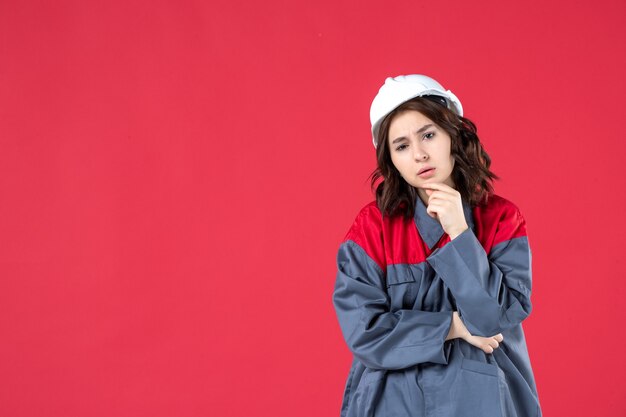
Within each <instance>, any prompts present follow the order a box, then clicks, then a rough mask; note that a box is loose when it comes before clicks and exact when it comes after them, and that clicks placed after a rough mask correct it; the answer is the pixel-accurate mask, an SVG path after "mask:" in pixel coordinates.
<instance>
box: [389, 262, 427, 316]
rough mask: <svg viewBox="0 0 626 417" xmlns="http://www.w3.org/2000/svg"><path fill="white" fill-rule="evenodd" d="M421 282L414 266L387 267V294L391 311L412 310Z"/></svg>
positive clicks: (418, 272)
mask: <svg viewBox="0 0 626 417" xmlns="http://www.w3.org/2000/svg"><path fill="white" fill-rule="evenodd" d="M421 281H422V274H421V273H420V270H419V268H417V267H416V266H414V265H409V264H394V265H387V294H388V295H389V298H390V300H391V309H392V310H399V309H410V308H413V305H414V303H415V298H416V297H417V293H418V290H419V287H420V284H421Z"/></svg>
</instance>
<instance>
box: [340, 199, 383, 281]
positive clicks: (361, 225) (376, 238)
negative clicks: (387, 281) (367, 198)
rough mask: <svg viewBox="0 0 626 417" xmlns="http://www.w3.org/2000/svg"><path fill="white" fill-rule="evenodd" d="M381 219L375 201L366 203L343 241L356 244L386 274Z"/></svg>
mask: <svg viewBox="0 0 626 417" xmlns="http://www.w3.org/2000/svg"><path fill="white" fill-rule="evenodd" d="M382 217H383V216H382V213H381V212H380V209H379V208H378V205H377V204H376V201H372V202H371V203H368V204H367V205H366V206H365V207H363V208H362V209H361V211H359V214H357V216H356V218H355V219H354V222H353V223H352V226H351V227H350V230H348V233H346V236H345V237H344V239H343V240H344V242H345V241H346V240H352V241H354V242H355V243H357V244H358V245H359V246H360V247H361V248H363V250H365V253H367V255H368V256H369V257H370V258H372V260H373V261H374V262H376V263H377V264H378V266H379V267H380V268H381V269H382V270H383V272H387V263H386V262H385V246H384V240H383V218H382Z"/></svg>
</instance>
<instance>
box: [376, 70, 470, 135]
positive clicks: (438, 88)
mask: <svg viewBox="0 0 626 417" xmlns="http://www.w3.org/2000/svg"><path fill="white" fill-rule="evenodd" d="M421 96H439V97H443V98H444V99H445V101H446V104H447V107H448V108H449V109H450V110H452V111H454V112H455V113H456V114H458V115H459V116H463V106H462V105H461V102H460V101H459V99H458V98H457V97H456V96H455V95H454V94H453V93H452V91H450V90H445V89H444V88H443V86H442V85H441V84H439V83H438V82H437V81H435V80H433V79H432V78H430V77H427V76H426V75H420V74H411V75H398V76H397V77H393V78H392V77H388V78H387V79H386V80H385V84H383V86H382V87H380V90H379V91H378V94H376V97H374V101H372V107H371V108H370V121H371V122H372V141H373V142H374V147H376V145H377V140H378V133H379V132H378V130H379V128H380V123H381V122H382V120H383V119H384V118H385V116H387V115H388V114H389V113H391V112H392V111H393V110H394V109H395V108H396V107H398V106H400V105H401V104H402V103H404V102H405V101H409V100H410V99H412V98H415V97H421Z"/></svg>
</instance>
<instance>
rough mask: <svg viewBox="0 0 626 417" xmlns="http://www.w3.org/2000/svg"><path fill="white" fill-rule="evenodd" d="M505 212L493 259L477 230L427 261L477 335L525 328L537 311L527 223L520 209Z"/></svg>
mask: <svg viewBox="0 0 626 417" xmlns="http://www.w3.org/2000/svg"><path fill="white" fill-rule="evenodd" d="M506 210H509V211H508V213H505V214H504V215H503V216H502V218H501V219H500V222H499V224H498V230H497V232H496V237H495V239H496V240H495V241H496V242H497V243H496V244H495V245H494V246H493V248H492V249H491V251H490V253H489V256H487V253H486V252H485V250H484V248H483V246H482V245H481V243H480V242H479V241H478V239H477V238H476V236H475V234H474V232H473V231H472V229H466V230H465V231H464V232H463V233H461V234H459V235H458V236H457V237H455V238H454V239H453V240H451V241H450V242H448V243H447V244H446V245H444V246H443V247H442V248H438V249H436V250H435V251H434V252H433V253H432V254H431V255H430V256H429V257H428V258H427V262H428V263H429V264H430V265H431V266H432V267H433V268H434V269H435V271H436V272H437V274H438V275H439V276H440V277H441V278H442V279H443V280H444V282H445V283H446V285H447V286H448V288H450V291H451V292H452V294H453V295H454V297H455V299H456V301H457V307H458V309H459V311H460V312H461V317H462V320H463V322H464V323H465V325H466V327H467V329H468V330H469V332H470V333H471V334H472V335H477V336H483V337H489V336H492V335H495V334H497V333H500V332H502V331H504V330H507V329H509V328H511V327H514V326H516V325H518V324H520V323H521V322H522V321H523V320H524V319H525V318H526V317H528V316H529V315H530V312H531V310H532V303H531V300H530V293H531V285H532V270H531V263H532V253H531V250H530V246H529V244H528V238H527V236H526V222H525V220H524V218H523V217H522V215H521V213H520V212H519V210H518V209H517V208H514V207H513V208H512V209H506Z"/></svg>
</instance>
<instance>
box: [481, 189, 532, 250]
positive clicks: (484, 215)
mask: <svg viewBox="0 0 626 417" xmlns="http://www.w3.org/2000/svg"><path fill="white" fill-rule="evenodd" d="M474 219H475V221H476V232H477V238H478V240H479V241H480V242H481V243H482V244H483V246H484V248H485V250H486V251H487V253H489V252H490V251H491V248H492V247H494V246H496V245H497V244H499V243H502V242H504V241H507V240H510V239H513V238H516V237H521V236H526V221H525V220H524V217H523V216H522V214H521V212H520V210H519V208H518V207H517V206H516V205H515V204H514V203H513V202H511V201H510V200H507V199H506V198H504V197H501V196H499V195H497V194H493V195H491V197H490V198H489V202H488V203H487V206H486V207H475V208H474Z"/></svg>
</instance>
